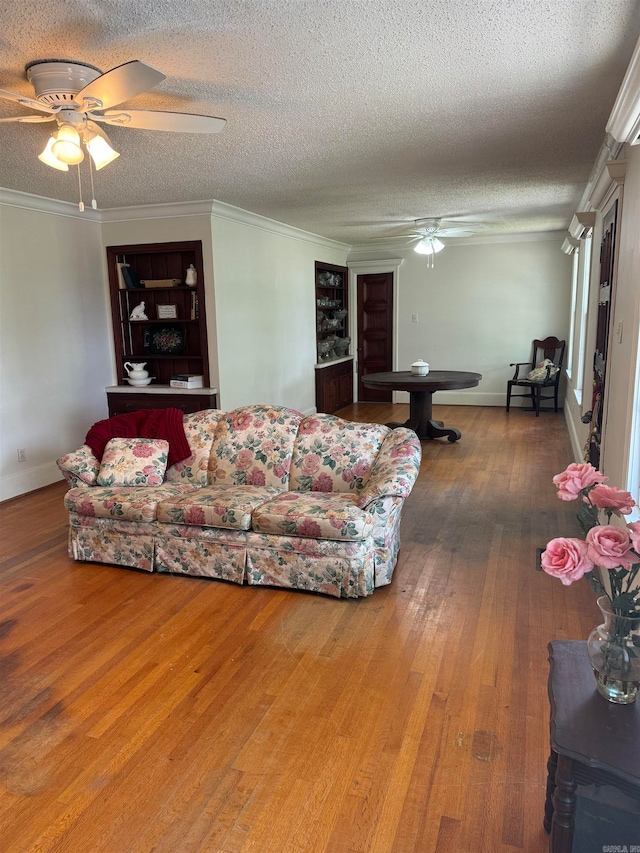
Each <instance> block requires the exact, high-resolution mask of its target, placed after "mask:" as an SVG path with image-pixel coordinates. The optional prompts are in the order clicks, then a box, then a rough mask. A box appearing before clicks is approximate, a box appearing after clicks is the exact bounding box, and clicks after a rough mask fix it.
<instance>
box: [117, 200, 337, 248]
mask: <svg viewBox="0 0 640 853" xmlns="http://www.w3.org/2000/svg"><path fill="white" fill-rule="evenodd" d="M181 216H208V217H210V218H212V219H224V220H226V221H227V222H237V223H239V224H240V225H246V226H248V227H250V228H258V229H260V230H261V231H267V232H269V233H270V234H278V235H280V236H282V237H288V238H289V239H294V240H300V241H302V242H304V243H313V244H314V245H316V246H322V247H323V248H325V249H333V250H335V251H339V252H345V251H349V248H350V246H349V245H348V244H347V243H340V242H338V241H337V240H330V239H329V238H328V237H322V236H321V235H319V234H312V233H311V232H310V231H303V230H302V229H301V228H295V227H294V226H293V225H287V224H286V223H284V222H278V221H277V220H275V219H269V218H268V217H267V216H261V215H260V214H259V213H252V212H251V211H250V210H244V209H243V208H241V207H234V205H232V204H226V203H225V202H223V201H216V200H215V199H210V200H207V201H185V202H173V203H168V204H141V205H137V206H135V207H114V208H109V209H108V210H103V211H102V221H103V222H131V221H134V220H137V219H174V218H177V217H181Z"/></svg>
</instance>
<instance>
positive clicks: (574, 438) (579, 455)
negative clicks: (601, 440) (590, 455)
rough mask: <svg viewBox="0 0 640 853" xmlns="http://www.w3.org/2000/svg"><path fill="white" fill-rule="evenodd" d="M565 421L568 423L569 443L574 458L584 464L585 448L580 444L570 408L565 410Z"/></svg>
mask: <svg viewBox="0 0 640 853" xmlns="http://www.w3.org/2000/svg"><path fill="white" fill-rule="evenodd" d="M564 419H565V421H566V422H567V429H568V431H569V441H570V442H571V450H572V452H573V458H574V460H575V461H576V462H584V448H583V446H582V444H581V443H580V439H579V438H578V433H577V431H576V425H575V424H574V422H573V418H572V417H571V412H570V411H569V407H568V406H567V407H566V408H565V410H564Z"/></svg>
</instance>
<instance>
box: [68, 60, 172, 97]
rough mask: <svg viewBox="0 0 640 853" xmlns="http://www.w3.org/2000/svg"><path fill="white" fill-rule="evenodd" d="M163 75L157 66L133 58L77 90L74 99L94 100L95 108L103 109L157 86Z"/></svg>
mask: <svg viewBox="0 0 640 853" xmlns="http://www.w3.org/2000/svg"><path fill="white" fill-rule="evenodd" d="M165 77H166V75H165V74H163V73H162V71H158V70H157V68H153V67H152V66H151V65H147V64H146V62H140V60H139V59H134V60H132V61H131V62H125V63H124V65H118V66H116V67H115V68H112V69H111V71H105V73H104V74H101V75H100V76H99V77H96V79H95V80H93V81H92V82H91V83H89V84H88V85H87V86H85V87H84V89H81V90H80V91H79V92H78V94H77V95H76V96H75V98H74V100H75V101H77V102H78V103H80V104H81V103H82V102H83V100H84V99H85V98H86V99H88V100H90V101H96V102H97V103H98V104H99V106H98V107H97V108H99V109H101V110H103V109H106V108H107V107H113V106H115V105H116V104H122V103H123V102H124V101H128V100H129V99H130V98H135V96H136V95H141V94H142V92H146V91H148V90H149V89H151V88H153V87H154V86H157V84H158V83H161V82H162V80H164V79H165Z"/></svg>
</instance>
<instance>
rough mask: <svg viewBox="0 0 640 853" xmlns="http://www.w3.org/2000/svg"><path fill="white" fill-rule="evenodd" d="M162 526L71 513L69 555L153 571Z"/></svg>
mask: <svg viewBox="0 0 640 853" xmlns="http://www.w3.org/2000/svg"><path fill="white" fill-rule="evenodd" d="M157 529H158V526H157V524H156V522H155V521H150V522H146V523H145V522H140V521H122V520H119V519H114V518H95V517H93V516H90V515H78V513H75V512H71V513H69V556H70V557H71V558H72V559H73V560H79V561H80V562H85V563H111V564H114V565H116V566H127V567H129V568H132V569H142V570H143V571H145V572H152V571H153V567H154V545H155V538H156V535H157Z"/></svg>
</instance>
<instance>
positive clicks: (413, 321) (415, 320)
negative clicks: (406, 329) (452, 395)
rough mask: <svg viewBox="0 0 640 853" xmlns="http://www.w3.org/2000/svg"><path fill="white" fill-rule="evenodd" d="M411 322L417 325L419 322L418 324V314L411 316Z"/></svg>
mask: <svg viewBox="0 0 640 853" xmlns="http://www.w3.org/2000/svg"><path fill="white" fill-rule="evenodd" d="M411 322H412V323H417V322H418V315H417V314H412V315H411Z"/></svg>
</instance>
